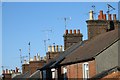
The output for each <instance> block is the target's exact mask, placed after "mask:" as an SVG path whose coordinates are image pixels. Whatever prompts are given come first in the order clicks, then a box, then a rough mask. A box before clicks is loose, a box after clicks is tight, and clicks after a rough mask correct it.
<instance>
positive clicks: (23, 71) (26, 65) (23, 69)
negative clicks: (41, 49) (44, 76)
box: [22, 64, 29, 74]
mask: <svg viewBox="0 0 120 80" xmlns="http://www.w3.org/2000/svg"><path fill="white" fill-rule="evenodd" d="M28 70H29V64H23V65H22V73H23V74H24V73H26V72H27V71H28Z"/></svg>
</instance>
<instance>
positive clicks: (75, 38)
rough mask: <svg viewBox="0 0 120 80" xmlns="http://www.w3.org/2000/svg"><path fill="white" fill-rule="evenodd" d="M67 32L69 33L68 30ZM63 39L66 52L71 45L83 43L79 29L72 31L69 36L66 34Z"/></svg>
mask: <svg viewBox="0 0 120 80" xmlns="http://www.w3.org/2000/svg"><path fill="white" fill-rule="evenodd" d="M76 31H77V33H76ZM66 32H68V30H66ZM63 37H64V50H66V49H67V48H69V47H70V46H71V45H73V44H76V43H78V42H79V41H82V37H83V35H82V34H81V33H80V30H79V29H78V30H74V31H72V30H70V31H69V32H68V33H67V34H66V33H65V34H64V35H63Z"/></svg>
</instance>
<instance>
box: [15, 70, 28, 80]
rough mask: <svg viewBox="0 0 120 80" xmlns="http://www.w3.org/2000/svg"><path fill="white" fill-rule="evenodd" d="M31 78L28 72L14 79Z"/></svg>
mask: <svg viewBox="0 0 120 80" xmlns="http://www.w3.org/2000/svg"><path fill="white" fill-rule="evenodd" d="M29 77H30V72H29V71H27V72H26V73H24V74H21V75H17V76H15V77H14V78H13V79H18V78H19V79H21V78H29Z"/></svg>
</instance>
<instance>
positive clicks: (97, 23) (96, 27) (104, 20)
mask: <svg viewBox="0 0 120 80" xmlns="http://www.w3.org/2000/svg"><path fill="white" fill-rule="evenodd" d="M86 23H87V28H88V39H89V40H90V39H92V38H94V37H95V36H97V35H99V34H102V33H105V32H107V31H111V30H114V29H116V28H118V27H120V26H119V25H120V23H119V20H116V15H115V14H113V20H112V14H108V15H107V17H106V14H103V11H102V10H100V13H99V15H98V20H87V21H86Z"/></svg>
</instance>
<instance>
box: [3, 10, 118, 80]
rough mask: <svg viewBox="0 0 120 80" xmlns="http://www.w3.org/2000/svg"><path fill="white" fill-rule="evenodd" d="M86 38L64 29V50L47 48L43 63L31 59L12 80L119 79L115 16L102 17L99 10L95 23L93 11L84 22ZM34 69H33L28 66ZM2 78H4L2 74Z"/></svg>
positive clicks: (77, 31)
mask: <svg viewBox="0 0 120 80" xmlns="http://www.w3.org/2000/svg"><path fill="white" fill-rule="evenodd" d="M86 23H87V28H88V39H87V40H83V39H82V37H83V35H82V33H81V32H80V30H79V29H78V30H72V29H71V30H66V31H65V33H64V35H63V37H64V50H63V47H62V46H58V45H56V46H55V45H53V46H49V47H48V52H47V53H46V60H38V59H37V58H36V57H34V60H33V61H31V62H30V63H29V64H26V63H25V64H23V66H22V67H23V74H21V75H17V76H15V77H14V79H19V78H23V77H24V78H27V79H30V78H34V79H42V80H55V79H56V80H69V79H83V80H87V79H101V80H102V79H104V78H119V77H120V60H119V56H120V52H119V50H120V47H119V43H120V21H119V20H117V18H116V14H108V15H106V14H104V13H103V11H102V10H100V14H99V15H98V19H96V20H94V18H93V11H90V18H89V20H87V21H86ZM30 66H34V67H30ZM3 75H6V74H5V72H4V73H3Z"/></svg>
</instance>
